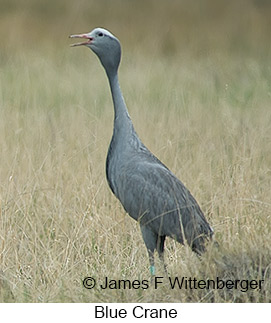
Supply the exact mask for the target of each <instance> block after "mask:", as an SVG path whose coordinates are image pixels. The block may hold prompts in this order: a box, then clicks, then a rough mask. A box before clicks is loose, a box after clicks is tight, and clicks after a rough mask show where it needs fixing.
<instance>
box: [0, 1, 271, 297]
mask: <svg viewBox="0 0 271 323" xmlns="http://www.w3.org/2000/svg"><path fill="white" fill-rule="evenodd" d="M0 6H1V13H0V36H1V43H0V68H1V73H0V216H1V218H0V256H1V257H0V301H2V302H100V301H102V302H131V301H132V302H270V301H271V283H270V281H271V279H270V278H271V277H270V276H271V247H270V246H271V198H270V187H271V177H270V175H271V66H270V59H271V45H270V19H271V6H270V5H269V3H268V1H264V0H262V1H259V0H258V1H237V2H236V1H222V0H220V1H215V0H206V1H200V2H199V3H197V4H196V2H193V4H191V1H188V0H187V1H184V0H183V1H177V0H175V1H174V0H172V1H162V0H159V1H154V0H153V1H121V0H118V1H106V0H101V1H99V2H97V1H76V2H72V1H60V0H58V1H56V0H54V1H46V2H42V1H34V0H28V1H24V2H23V4H22V2H21V1H19V0H12V1H3V0H1V1H0ZM143 8H144V9H143ZM96 26H103V27H106V28H108V29H110V30H111V31H112V32H113V33H114V34H115V35H117V36H118V37H119V39H120V40H121V43H122V45H123V59H122V64H121V67H120V81H121V85H122V90H123V92H124V96H125V98H126V102H127V105H128V108H129V112H130V115H131V117H132V120H133V122H134V125H135V128H136V130H137V133H138V134H139V136H140V137H141V139H142V141H143V142H144V143H145V144H146V145H147V147H148V148H149V149H150V150H151V151H152V152H153V153H155V154H156V155H157V156H158V157H159V158H160V159H161V160H162V161H163V162H164V163H165V164H166V165H167V166H168V167H169V168H170V169H172V170H173V172H174V173H175V174H176V175H177V176H178V177H179V178H180V179H181V180H182V181H183V182H184V183H185V184H186V186H187V187H188V188H189V189H190V191H191V192H192V193H193V195H194V196H195V197H196V199H197V200H198V202H199V203H200V205H201V207H202V209H203V211H204V213H205V214H206V217H207V218H208V220H209V222H210V223H211V225H212V226H213V228H214V230H215V240H216V241H217V242H218V243H219V247H216V246H213V245H210V247H209V249H208V251H207V253H206V254H205V255H204V256H203V257H202V259H201V260H200V259H199V258H198V257H196V256H195V255H194V254H193V253H192V252H191V250H190V249H189V248H188V247H187V246H181V245H179V244H177V243H176V242H174V241H173V240H170V239H168V240H167V241H166V252H165V256H166V262H167V264H168V271H169V275H170V276H171V277H175V276H178V277H188V278H189V277H191V278H197V279H204V280H207V279H216V277H220V278H221V279H242V280H246V279H247V280H254V279H255V280H260V279H264V280H265V282H264V285H263V288H262V289H261V290H248V291H247V292H242V291H241V290H240V289H231V290H225V289H223V290H204V289H203V290H199V289H197V290H190V289H187V290H186V289H181V290H180V289H176V288H175V289H170V286H169V285H168V284H166V283H165V284H163V285H161V286H159V288H158V289H157V290H156V289H154V288H152V287H150V288H148V289H121V290H114V289H112V290H108V289H107V290H102V289H101V288H99V287H98V286H97V287H96V288H94V289H92V290H87V289H85V288H83V286H82V280H83V279H84V277H86V276H92V277H94V278H95V279H96V280H97V283H100V282H102V281H103V280H104V278H105V277H109V278H111V279H116V280H118V279H129V280H135V279H138V280H140V281H142V280H144V279H146V280H148V279H150V276H149V270H148V259H147V252H146V249H145V246H144V243H143V241H142V238H141V233H140V229H139V227H138V224H137V223H136V222H135V221H134V220H132V219H131V218H130V217H129V216H128V215H127V214H125V212H124V210H123V209H122V207H121V205H120V203H119V202H118V201H117V200H116V198H115V197H114V196H113V195H112V193H111V192H110V190H109V187H108V185H107V182H106V178H105V158H106V153H107V148H108V145H109V142H110V138H111V135H112V124H113V108H112V103H111V97H110V93H109V87H108V85H107V80H106V77H105V74H104V72H103V70H102V68H101V66H100V63H99V62H98V60H97V58H96V57H95V56H94V54H92V53H91V51H90V50H88V49H86V48H76V49H75V48H72V49H71V48H69V47H68V45H69V43H70V40H69V39H68V38H67V36H68V35H69V34H70V33H77V32H86V31H90V30H91V29H93V28H94V27H96ZM158 275H161V276H163V271H162V269H161V268H159V269H158Z"/></svg>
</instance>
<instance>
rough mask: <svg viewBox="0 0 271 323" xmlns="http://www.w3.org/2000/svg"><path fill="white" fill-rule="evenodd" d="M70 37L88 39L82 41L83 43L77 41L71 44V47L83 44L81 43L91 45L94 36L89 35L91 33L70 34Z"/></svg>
mask: <svg viewBox="0 0 271 323" xmlns="http://www.w3.org/2000/svg"><path fill="white" fill-rule="evenodd" d="M69 38H84V39H87V41H85V42H82V43H75V44H71V45H70V46H71V47H74V46H81V45H89V44H91V42H92V40H93V38H92V37H90V36H89V34H78V35H70V36H69Z"/></svg>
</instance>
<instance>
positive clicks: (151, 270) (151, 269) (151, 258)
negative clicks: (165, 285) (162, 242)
mask: <svg viewBox="0 0 271 323" xmlns="http://www.w3.org/2000/svg"><path fill="white" fill-rule="evenodd" d="M148 254H149V262H150V273H151V276H152V277H153V276H154V275H155V266H154V251H152V250H150V249H148Z"/></svg>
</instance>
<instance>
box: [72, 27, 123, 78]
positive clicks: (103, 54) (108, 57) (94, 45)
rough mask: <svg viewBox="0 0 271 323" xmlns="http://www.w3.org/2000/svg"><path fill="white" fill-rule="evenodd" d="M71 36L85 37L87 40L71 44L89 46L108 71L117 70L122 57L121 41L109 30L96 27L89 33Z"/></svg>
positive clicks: (73, 45)
mask: <svg viewBox="0 0 271 323" xmlns="http://www.w3.org/2000/svg"><path fill="white" fill-rule="evenodd" d="M70 38H82V39H84V40H85V41H83V42H80V43H75V44H72V45H71V46H72V47H75V46H82V45H84V46H87V47H89V48H90V49H91V50H92V51H93V52H94V53H95V54H96V55H97V56H98V57H99V59H100V61H101V63H102V65H103V67H104V68H105V70H106V72H107V73H111V72H117V69H118V66H119V63H120V58H121V47H120V42H119V41H118V39H117V38H116V37H115V36H114V35H112V34H111V33H110V32H109V31H108V30H106V29H103V28H95V29H93V30H92V31H91V32H89V33H86V34H77V35H71V36H70Z"/></svg>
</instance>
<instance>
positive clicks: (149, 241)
mask: <svg viewBox="0 0 271 323" xmlns="http://www.w3.org/2000/svg"><path fill="white" fill-rule="evenodd" d="M71 37H80V38H86V39H88V41H87V42H84V43H80V44H75V45H86V46H88V47H90V48H91V49H92V50H93V51H94V52H95V53H96V54H97V56H98V57H99V59H100V61H101V63H102V65H103V66H104V68H105V71H106V73H107V76H108V79H109V84H110V89H111V93H112V98H113V104H114V112H115V115H114V131H113V136H112V139H111V143H110V146H109V150H108V155H107V159H106V176H107V180H108V183H109V186H110V188H111V190H112V192H113V193H114V194H115V195H116V197H117V198H118V199H119V200H120V202H121V204H122V205H123V207H124V209H125V211H126V212H127V213H128V214H129V215H130V216H131V217H132V218H133V219H135V220H136V221H138V222H139V225H140V228H141V232H142V236H143V239H144V242H145V244H146V247H147V250H148V253H149V260H150V265H151V273H152V274H154V251H155V250H157V251H158V254H159V257H160V258H161V259H162V260H163V251H164V242H165V238H166V237H167V236H169V237H171V238H173V239H175V240H177V241H178V242H180V243H182V244H183V243H184V241H185V240H186V241H187V242H188V244H189V245H190V246H191V248H192V249H193V250H194V251H195V252H197V253H199V254H201V253H202V252H203V251H204V250H205V241H206V240H208V239H209V238H211V236H212V234H213V230H212V228H211V227H210V226H209V224H208V222H207V221H206V219H205V217H204V214H203V212H202V211H201V209H200V207H199V205H198V203H197V202H196V200H195V199H194V198H193V196H192V195H191V193H190V192H189V190H188V189H187V188H186V187H185V186H184V185H183V183H182V182H181V181H180V180H179V179H178V178H177V177H176V176H175V175H174V174H173V173H172V172H171V171H170V170H169V169H168V168H167V167H166V166H165V165H164V164H163V163H162V162H161V161H160V160H159V159H158V158H157V157H155V156H154V155H153V154H152V153H151V152H150V151H149V150H148V149H147V148H146V147H145V146H144V144H143V143H142V142H141V140H140V139H139V137H138V135H137V134H136V132H135V130H134V127H133V124H132V121H131V119H130V117H129V114H128V110H127V108H126V104H125V101H124V99H123V96H122V93H121V90H120V86H119V82H118V73H117V72H118V66H119V62H120V56H121V49H120V43H119V41H118V40H117V38H116V37H114V36H113V35H112V34H111V33H110V32H108V31H107V30H105V29H102V28H96V29H94V30H93V31H92V32H90V33H89V34H81V35H73V36H71Z"/></svg>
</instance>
